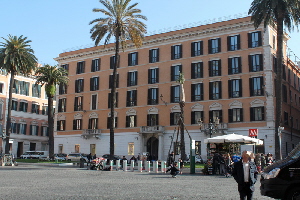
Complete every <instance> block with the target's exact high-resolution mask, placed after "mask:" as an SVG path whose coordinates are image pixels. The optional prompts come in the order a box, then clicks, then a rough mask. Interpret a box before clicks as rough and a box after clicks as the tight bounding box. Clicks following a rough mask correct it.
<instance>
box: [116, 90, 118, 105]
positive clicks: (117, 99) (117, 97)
mask: <svg viewBox="0 0 300 200" xmlns="http://www.w3.org/2000/svg"><path fill="white" fill-rule="evenodd" d="M118 102H119V93H118V92H116V108H117V107H118Z"/></svg>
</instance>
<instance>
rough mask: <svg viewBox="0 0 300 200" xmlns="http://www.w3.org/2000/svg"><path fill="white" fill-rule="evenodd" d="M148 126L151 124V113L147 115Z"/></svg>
mask: <svg viewBox="0 0 300 200" xmlns="http://www.w3.org/2000/svg"><path fill="white" fill-rule="evenodd" d="M147 126H150V115H149V114H148V115H147Z"/></svg>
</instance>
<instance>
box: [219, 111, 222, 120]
mask: <svg viewBox="0 0 300 200" xmlns="http://www.w3.org/2000/svg"><path fill="white" fill-rule="evenodd" d="M219 120H220V122H221V123H222V122H223V110H219Z"/></svg>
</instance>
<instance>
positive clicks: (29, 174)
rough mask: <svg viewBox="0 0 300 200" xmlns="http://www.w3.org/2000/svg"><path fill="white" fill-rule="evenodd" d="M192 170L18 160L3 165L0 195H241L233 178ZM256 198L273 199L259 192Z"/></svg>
mask: <svg viewBox="0 0 300 200" xmlns="http://www.w3.org/2000/svg"><path fill="white" fill-rule="evenodd" d="M196 172H197V173H196V174H189V169H186V170H184V173H183V174H182V175H178V177H177V178H172V177H171V176H170V175H169V174H165V173H152V172H151V173H146V172H142V173H141V172H124V171H96V170H86V168H77V167H58V166H54V165H48V166H44V165H37V164H26V165H25V164H19V166H14V167H8V166H6V167H0V177H1V182H0V194H1V195H0V199H1V200H2V199H5V200H8V199H9V200H14V199H22V200H23V199H24V200H26V199H30V200H34V199H39V200H43V199H53V200H54V199H55V200H58V199H163V200H164V199H239V198H238V192H237V184H236V183H235V181H234V179H233V178H225V177H223V176H212V175H201V174H200V173H199V171H198V170H197V171H196ZM259 185H260V183H259V181H258V182H257V184H256V191H255V194H254V199H259V200H260V199H271V198H268V197H263V196H261V195H260V193H259Z"/></svg>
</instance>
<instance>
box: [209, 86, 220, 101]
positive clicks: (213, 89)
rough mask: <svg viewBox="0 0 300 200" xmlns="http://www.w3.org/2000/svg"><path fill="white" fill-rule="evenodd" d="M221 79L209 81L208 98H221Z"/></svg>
mask: <svg viewBox="0 0 300 200" xmlns="http://www.w3.org/2000/svg"><path fill="white" fill-rule="evenodd" d="M221 83H222V82H221V81H215V82H210V83H209V99H210V100H218V99H222V85H221Z"/></svg>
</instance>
